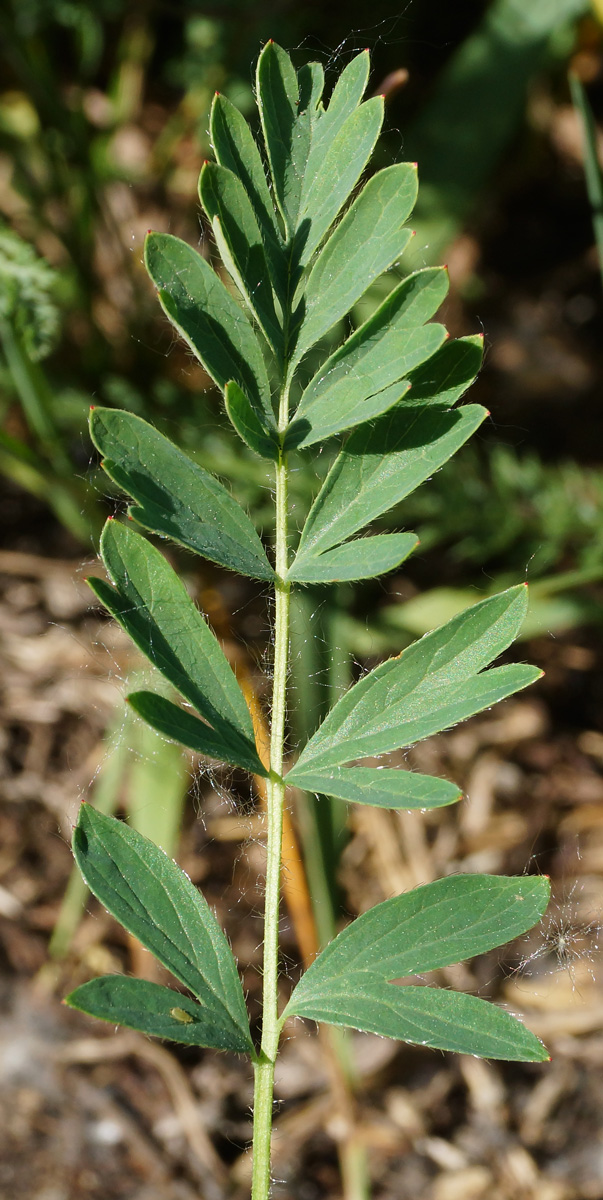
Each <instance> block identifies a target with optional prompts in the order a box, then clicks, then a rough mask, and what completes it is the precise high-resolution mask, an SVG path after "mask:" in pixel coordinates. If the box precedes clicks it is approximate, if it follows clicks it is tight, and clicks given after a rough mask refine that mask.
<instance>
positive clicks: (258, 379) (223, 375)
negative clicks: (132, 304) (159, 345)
mask: <svg viewBox="0 0 603 1200" xmlns="http://www.w3.org/2000/svg"><path fill="white" fill-rule="evenodd" d="M144 257H145V264H146V268H147V271H148V272H149V275H150V276H151V279H152V280H153V283H154V284H155V287H156V288H157V290H158V293H159V300H160V302H161V306H162V308H163V310H164V312H165V313H166V315H167V316H168V317H169V319H170V321H171V322H172V324H173V325H175V326H176V329H177V330H178V332H179V334H180V335H181V337H183V338H184V340H185V342H187V343H188V345H189V346H190V348H191V350H192V351H193V352H194V353H195V354H196V356H197V358H198V359H199V360H200V362H202V363H203V366H204V367H205V370H206V371H207V372H208V374H209V375H211V377H212V379H213V380H214V382H215V383H217V385H218V387H220V388H222V389H223V388H224V387H225V385H226V384H227V383H228V381H229V379H236V381H237V383H238V384H239V386H240V387H242V388H243V391H244V392H246V393H247V395H248V396H249V397H250V398H251V400H252V401H253V403H254V404H256V405H257V406H258V408H260V409H261V410H262V411H263V413H264V419H265V420H266V421H267V422H268V423H269V424H271V425H274V414H273V411H272V405H271V401H270V384H269V382H268V375H267V372H266V364H265V363H264V357H263V354H262V349H261V346H260V343H259V341H258V338H257V336H256V334H255V332H254V329H253V327H252V325H251V323H250V322H249V321H248V319H247V317H246V316H245V313H244V312H243V310H242V309H241V307H240V306H239V305H238V304H237V302H236V300H235V299H234V297H233V296H231V295H230V292H228V291H227V289H226V288H225V287H224V284H223V283H222V280H221V279H220V278H219V277H218V275H216V272H215V271H214V270H212V268H211V267H210V266H209V264H208V263H206V262H205V260H204V259H203V258H202V257H201V255H200V254H198V253H197V251H196V250H193V248H192V246H189V245H187V243H186V242H183V241H181V240H180V238H176V237H172V235H171V234H169V233H150V234H148V236H147V238H146V241H145V248H144Z"/></svg>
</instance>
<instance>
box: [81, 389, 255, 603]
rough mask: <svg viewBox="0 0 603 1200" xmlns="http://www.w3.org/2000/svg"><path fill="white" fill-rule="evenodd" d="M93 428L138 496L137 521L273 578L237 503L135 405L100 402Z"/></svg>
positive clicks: (116, 472)
mask: <svg viewBox="0 0 603 1200" xmlns="http://www.w3.org/2000/svg"><path fill="white" fill-rule="evenodd" d="M90 433H91V436H92V441H93V442H94V444H95V446H96V447H97V449H98V450H99V451H100V453H101V454H102V455H103V467H104V469H105V471H106V472H107V474H108V475H109V476H110V478H111V479H112V480H113V481H114V482H115V483H116V484H117V485H118V487H120V488H123V490H124V492H127V494H128V495H129V496H132V497H133V499H134V500H136V501H137V503H136V504H135V505H134V506H133V507H132V508H131V510H130V513H131V516H132V517H134V519H135V520H136V521H138V523H139V524H140V525H143V526H144V527H145V528H146V529H151V530H153V532H154V533H160V534H163V535H164V536H165V537H169V538H172V540H173V541H175V542H180V543H181V544H182V545H183V546H188V548H189V550H194V551H195V553H196V554H202V555H203V556H204V557H205V558H209V559H211V560H212V562H217V563H220V565H221V566H223V567H229V568H230V570H232V571H240V572H241V573H242V574H243V575H251V577H252V579H273V578H274V572H273V570H272V567H271V566H270V563H269V562H268V559H267V558H266V552H265V550H264V547H263V546H262V543H261V541H260V539H259V537H258V535H257V533H256V531H255V529H254V527H253V525H252V524H251V521H250V520H249V517H248V516H247V514H246V513H245V512H243V509H242V508H241V507H240V505H239V504H237V502H236V500H234V499H233V497H232V496H231V495H230V493H229V492H227V491H226V488H224V487H223V486H222V484H221V483H218V480H217V479H215V478H214V477H213V475H210V474H209V473H208V472H207V471H204V470H203V468H202V467H199V466H198V465H197V463H195V462H193V460H192V459H190V458H188V456H187V455H186V454H183V453H182V451H181V450H179V449H178V447H177V446H175V445H174V443H173V442H170V441H169V440H168V438H166V437H164V436H163V434H161V433H159V432H158V431H157V430H156V429H153V427H152V425H147V422H146V421H143V420H142V418H141V417H136V416H134V414H133V413H128V412H120V411H119V410H116V409H111V408H95V409H94V410H93V412H92V413H91V416H90Z"/></svg>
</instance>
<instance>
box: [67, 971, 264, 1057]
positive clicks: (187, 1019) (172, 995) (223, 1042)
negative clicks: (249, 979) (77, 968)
mask: <svg viewBox="0 0 603 1200" xmlns="http://www.w3.org/2000/svg"><path fill="white" fill-rule="evenodd" d="M65 1003H66V1004H68V1005H69V1006H70V1008H76V1009H78V1010H79V1012H83V1013H87V1015H88V1016H89V1017H96V1018H97V1019H98V1020H100V1021H109V1022H110V1023H111V1024H112V1025H124V1026H125V1028H126V1029H136V1030H137V1031H138V1032H139V1033H146V1034H149V1035H150V1036H152V1037H159V1038H167V1039H169V1040H170V1041H172V1042H180V1043H182V1044H183V1045H185V1046H207V1047H209V1048H210V1049H214V1050H236V1051H239V1052H241V1051H242V1052H243V1053H249V1045H248V1044H246V1045H245V1046H243V1044H242V1038H241V1036H240V1034H239V1032H238V1031H236V1032H234V1033H232V1034H231V1033H230V1031H229V1030H228V1029H225V1028H223V1027H222V1026H221V1025H218V1024H217V1023H216V1021H215V1019H214V1017H213V1014H212V1013H211V1012H209V1013H208V1012H207V1011H206V1009H205V1008H204V1007H202V1006H201V1005H200V1004H196V1003H195V1001H194V1000H190V999H189V997H188V996H183V995H182V994H181V993H180V992H175V991H174V990H173V989H172V988H168V987H163V986H162V985H161V984H158V983H149V982H148V981H147V980H146V979H130V978H128V977H127V976H124V975H104V976H101V978H100V979H91V980H90V982H89V983H84V984H82V986H81V987H78V988H76V989H75V991H73V992H71V994H70V995H69V996H67V997H66V999H65ZM174 1013H176V1014H177V1015H176V1016H174Z"/></svg>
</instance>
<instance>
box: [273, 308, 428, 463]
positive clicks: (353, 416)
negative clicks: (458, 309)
mask: <svg viewBox="0 0 603 1200" xmlns="http://www.w3.org/2000/svg"><path fill="white" fill-rule="evenodd" d="M428 328H430V329H432V328H433V326H428ZM409 388H410V382H409V380H407V379H400V380H398V382H397V383H392V384H391V385H390V387H386V388H383V390H382V391H381V392H375V393H374V394H373V395H372V396H368V397H363V398H362V399H360V400H357V401H356V403H355V404H354V403H349V404H343V405H342V406H341V407H339V406H338V405H335V404H329V405H327V404H321V405H320V406H318V405H317V411H316V412H315V413H313V414H312V418H313V423H311V422H310V421H309V420H308V419H307V417H300V418H299V420H298V419H297V418H296V419H295V420H294V421H293V423H292V424H291V425H289V428H288V429H287V432H286V434H285V438H284V443H283V445H284V449H285V450H297V449H306V447H307V446H313V445H315V444H316V443H317V442H322V441H325V440H326V439H327V438H330V437H333V435H334V434H337V433H345V431H346V430H348V429H352V428H353V427H354V426H355V425H364V426H367V427H368V422H369V421H374V420H375V419H376V418H378V417H382V416H383V414H384V413H386V412H389V410H390V408H393V407H394V405H395V404H398V402H399V401H401V400H404V398H405V396H406V395H407V393H408V390H409ZM350 400H352V397H350ZM318 410H319V411H318Z"/></svg>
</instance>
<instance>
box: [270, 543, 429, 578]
mask: <svg viewBox="0 0 603 1200" xmlns="http://www.w3.org/2000/svg"><path fill="white" fill-rule="evenodd" d="M418 540H419V539H418V538H417V535H416V533H386V534H377V535H376V536H375V537H365V538H357V539H356V541H354V542H345V543H344V545H343V546H336V547H335V548H334V549H329V550H325V551H324V552H321V551H318V552H313V551H312V550H310V551H309V552H308V554H306V555H303V556H299V555H298V557H297V558H296V559H295V561H294V562H293V564H292V565H291V567H290V568H289V571H288V573H287V577H288V579H291V580H294V581H295V582H296V583H335V582H339V583H343V582H344V581H345V580H351V579H373V578H374V577H375V576H377V575H383V574H384V573H385V571H391V570H393V568H394V567H398V566H399V565H400V563H401V562H404V559H405V558H408V555H409V554H411V553H412V551H413V550H414V548H415V546H416V545H417V543H418Z"/></svg>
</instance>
